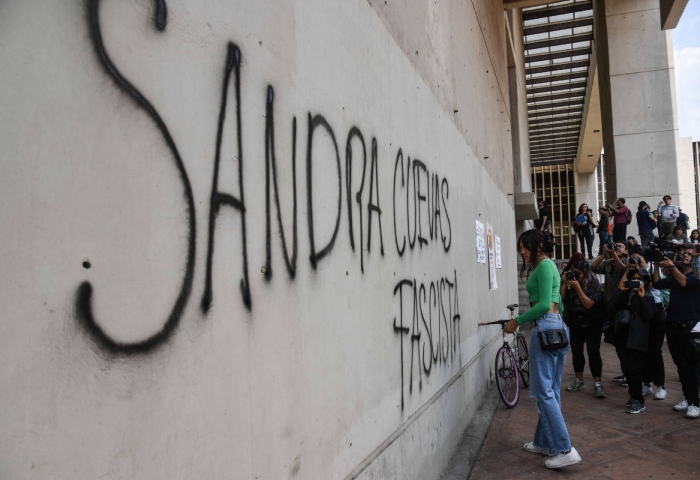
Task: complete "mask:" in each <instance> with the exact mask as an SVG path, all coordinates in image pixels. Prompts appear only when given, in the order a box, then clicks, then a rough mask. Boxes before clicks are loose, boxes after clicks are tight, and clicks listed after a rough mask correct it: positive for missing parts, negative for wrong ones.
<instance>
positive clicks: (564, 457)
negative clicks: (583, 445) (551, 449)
mask: <svg viewBox="0 0 700 480" xmlns="http://www.w3.org/2000/svg"><path fill="white" fill-rule="evenodd" d="M580 461H581V455H579V454H578V452H577V451H576V449H575V448H574V447H571V451H570V452H569V453H557V454H556V455H554V456H553V457H549V458H548V459H547V460H545V461H544V466H545V467H547V468H561V467H567V466H569V465H574V464H576V463H578V462H580Z"/></svg>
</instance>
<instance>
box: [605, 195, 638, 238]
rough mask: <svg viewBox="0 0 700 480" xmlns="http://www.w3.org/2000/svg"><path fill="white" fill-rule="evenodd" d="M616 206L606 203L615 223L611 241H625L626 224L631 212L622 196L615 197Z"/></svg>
mask: <svg viewBox="0 0 700 480" xmlns="http://www.w3.org/2000/svg"><path fill="white" fill-rule="evenodd" d="M616 205H617V208H616V207H613V206H612V205H610V204H608V210H610V211H611V212H612V213H613V220H614V222H615V224H614V225H613V241H614V242H623V243H624V242H625V241H626V238H627V225H628V224H629V223H630V221H631V219H632V212H630V209H629V208H627V206H626V205H625V199H624V198H618V199H617V203H616Z"/></svg>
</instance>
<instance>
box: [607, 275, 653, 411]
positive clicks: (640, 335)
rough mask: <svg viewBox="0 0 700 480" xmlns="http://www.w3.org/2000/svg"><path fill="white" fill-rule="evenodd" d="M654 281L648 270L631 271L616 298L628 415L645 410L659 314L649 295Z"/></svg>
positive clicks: (617, 339)
mask: <svg viewBox="0 0 700 480" xmlns="http://www.w3.org/2000/svg"><path fill="white" fill-rule="evenodd" d="M650 282H651V278H650V277H649V273H648V272H647V270H646V269H644V268H628V269H627V274H626V276H625V277H624V278H623V280H621V281H620V284H619V287H620V294H619V295H618V297H617V298H616V303H617V310H618V311H617V313H616V315H615V320H616V323H615V348H616V350H617V353H618V356H619V357H620V360H621V362H622V364H623V371H624V372H625V375H626V377H627V383H628V385H629V387H628V392H629V395H630V399H629V401H628V402H627V409H626V411H627V413H641V412H643V411H644V410H645V406H644V395H643V392H642V369H643V367H644V363H645V359H646V355H647V353H648V352H649V343H650V342H649V331H650V325H651V323H652V322H653V321H654V320H656V321H657V322H658V321H659V319H658V318H656V319H654V315H656V308H655V306H654V297H653V296H652V295H651V294H650V293H649V284H650Z"/></svg>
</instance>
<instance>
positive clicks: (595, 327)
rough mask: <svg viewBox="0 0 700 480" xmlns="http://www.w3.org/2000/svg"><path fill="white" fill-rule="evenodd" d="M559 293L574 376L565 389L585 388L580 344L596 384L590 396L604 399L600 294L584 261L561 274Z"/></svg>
mask: <svg viewBox="0 0 700 480" xmlns="http://www.w3.org/2000/svg"><path fill="white" fill-rule="evenodd" d="M559 293H560V295H561V299H562V301H563V302H564V316H565V320H566V324H567V325H568V326H569V335H570V343H571V356H572V359H573V363H574V373H575V374H576V378H575V379H574V381H573V383H572V384H571V385H569V386H568V387H566V390H567V391H569V392H576V391H578V390H581V389H582V388H583V386H584V381H583V368H584V367H585V366H586V358H585V357H584V356H583V345H584V344H586V351H587V353H588V366H589V368H590V370H591V375H592V376H593V381H594V382H595V384H594V387H593V393H594V395H595V396H596V397H597V398H605V391H604V390H603V384H602V383H601V381H600V377H601V374H602V371H603V360H602V359H601V357H600V339H601V336H602V335H603V321H602V318H601V313H602V312H601V307H602V301H603V292H602V290H601V287H600V282H598V279H597V278H596V277H595V276H594V275H593V273H592V272H591V267H590V265H589V264H588V262H587V261H586V260H579V261H578V262H576V263H575V264H574V265H573V268H572V269H571V270H570V271H568V272H565V273H564V274H563V275H562V283H561V290H560V292H559Z"/></svg>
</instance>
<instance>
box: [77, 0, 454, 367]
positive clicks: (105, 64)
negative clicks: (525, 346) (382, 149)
mask: <svg viewBox="0 0 700 480" xmlns="http://www.w3.org/2000/svg"><path fill="white" fill-rule="evenodd" d="M154 3H155V9H154V15H153V25H154V27H155V28H156V29H157V30H158V31H164V30H165V28H166V26H167V17H168V10H167V6H166V3H165V0H154ZM100 5H101V4H100V0H89V1H88V2H87V20H88V26H89V31H90V35H91V39H92V42H93V47H94V50H95V53H96V56H97V59H98V61H99V63H100V65H101V67H102V68H103V70H104V71H105V73H106V74H107V75H108V76H109V77H110V79H111V80H112V81H113V82H114V84H115V85H116V86H117V88H118V89H119V90H120V91H122V92H124V93H125V94H126V95H127V96H128V97H129V98H130V99H131V100H132V101H133V102H135V103H136V104H137V105H138V106H139V107H140V108H141V109H143V110H144V111H145V112H146V113H147V115H148V116H149V118H150V119H151V120H152V121H153V122H154V123H155V125H156V127H157V129H158V131H159V133H160V136H161V138H162V139H163V140H164V141H165V143H166V145H167V146H168V149H169V151H170V153H171V156H172V161H173V162H174V164H175V166H176V168H177V170H178V173H179V178H180V181H181V182H182V185H183V191H184V197H185V203H186V210H187V219H188V244H187V258H186V261H185V269H184V270H183V279H182V285H181V287H180V290H179V293H178V296H177V298H176V300H175V303H174V305H173V306H172V309H171V310H170V313H169V315H168V316H167V317H166V319H165V321H164V323H163V325H162V327H161V329H160V330H159V331H158V332H157V333H156V334H154V335H151V336H149V337H148V338H145V339H143V340H140V341H137V342H130V343H126V342H120V341H117V340H114V339H113V338H112V337H110V336H109V334H107V333H106V331H105V330H104V329H103V328H102V326H101V324H100V322H99V321H97V320H96V318H95V315H94V312H93V303H92V302H93V295H94V294H95V293H94V291H93V287H92V285H91V284H90V282H87V281H86V282H83V283H82V284H81V285H80V286H79V287H78V289H77V292H76V312H77V317H78V319H79V322H80V324H81V325H82V326H84V328H85V329H86V330H87V331H88V332H89V333H90V334H91V335H92V336H93V337H94V338H95V339H96V341H97V342H98V344H99V345H101V346H103V347H105V348H106V349H108V350H109V351H111V352H117V353H126V354H131V353H142V352H146V351H149V350H151V349H153V348H154V347H156V346H157V345H159V344H161V343H162V342H163V341H164V340H166V339H167V338H168V337H169V335H170V334H172V332H173V331H174V329H175V328H176V326H177V324H178V322H179V321H180V318H181V316H182V314H183V312H184V309H185V307H186V305H187V302H188V300H189V296H190V294H191V290H192V284H193V277H194V267H195V246H196V223H195V218H196V215H195V203H194V198H193V192H192V187H191V185H190V180H189V178H188V175H187V171H186V168H185V165H184V163H183V160H182V158H181V157H180V154H179V151H178V149H177V147H176V144H175V141H174V139H173V138H172V136H171V134H170V132H169V130H168V128H167V126H166V124H165V122H164V121H163V119H162V118H161V116H160V115H159V114H158V112H157V111H156V109H155V108H154V107H153V105H152V104H151V103H150V102H149V101H148V100H147V99H146V98H145V96H144V95H143V94H142V93H141V92H140V91H139V90H138V89H137V88H136V87H135V86H134V85H133V84H132V83H131V82H130V81H129V80H128V79H126V78H125V77H124V76H123V75H122V74H121V73H120V71H119V69H118V68H117V66H116V65H114V63H113V62H112V60H111V59H110V56H109V54H108V52H107V50H106V48H105V46H104V43H103V37H102V32H101V29H100V21H99V15H100ZM241 66H242V52H241V50H240V49H239V48H238V47H237V46H236V45H235V44H233V43H229V44H228V46H227V50H226V58H225V62H224V69H223V78H222V86H221V88H222V91H221V100H220V106H219V115H218V119H217V121H218V124H217V126H218V128H217V135H216V140H215V142H216V143H215V145H216V148H215V155H214V162H213V173H212V187H211V193H210V197H209V222H208V230H207V234H208V242H207V254H206V262H205V278H204V290H203V294H202V297H201V301H200V305H199V306H200V309H201V311H202V312H204V314H207V313H208V312H209V311H210V310H211V308H212V307H213V306H214V289H215V286H214V284H213V268H215V264H214V255H215V246H216V242H215V240H216V231H217V228H216V226H217V218H218V215H219V213H220V212H221V211H222V208H223V207H230V208H231V210H232V211H233V212H234V213H235V214H237V215H240V236H241V257H240V258H241V261H240V265H238V266H240V269H241V270H240V271H241V280H240V292H241V298H242V301H243V304H244V305H245V307H246V308H247V309H248V310H252V307H253V303H252V292H251V284H250V280H249V271H248V270H249V268H248V263H249V259H248V251H247V246H248V238H247V231H248V230H247V227H248V221H247V220H248V218H247V209H246V202H245V197H244V185H245V181H244V168H243V167H244V149H243V137H242V132H243V130H244V129H243V115H242V113H243V104H242V98H241V81H242V69H241ZM231 87H233V89H232V90H231ZM266 95H267V98H266V102H265V104H266V107H265V116H266V121H265V133H264V148H265V182H266V186H265V207H266V223H265V235H266V251H265V268H264V272H265V273H264V275H265V280H266V281H269V280H270V279H271V278H272V275H273V269H272V254H271V252H272V240H271V239H272V229H273V226H272V223H273V221H272V215H273V213H272V209H273V202H272V195H273V193H274V208H276V209H277V216H276V217H277V229H278V230H279V233H280V239H281V247H282V254H283V257H284V261H285V264H286V269H287V273H288V275H289V277H290V278H291V279H295V278H296V273H297V254H298V243H299V242H298V232H297V218H298V215H297V213H298V212H297V203H298V200H297V181H296V177H297V175H296V174H297V172H296V153H297V152H296V149H297V145H296V143H297V142H296V140H297V121H296V116H295V117H293V118H292V122H291V123H292V129H291V130H292V152H291V185H292V234H291V254H290V248H289V244H288V240H289V238H288V236H287V235H286V234H285V229H284V222H283V221H282V220H283V215H282V211H281V208H280V205H281V203H282V202H281V199H280V192H279V181H280V178H287V177H280V175H279V172H278V162H277V155H276V143H275V114H274V99H275V91H274V89H273V87H272V86H268V88H267V91H266ZM229 98H231V99H232V101H233V103H234V105H230V103H231V102H230V101H229ZM230 106H231V107H232V108H230V109H229V107H230ZM227 118H228V119H229V121H228V122H227ZM228 125H230V127H229V126H228ZM307 129H308V135H307V146H306V180H307V182H306V183H307V190H306V204H307V219H308V239H309V248H310V255H309V262H310V264H311V267H312V268H313V269H317V268H318V265H319V262H320V261H322V259H323V258H326V257H327V256H328V255H329V254H330V253H331V252H332V250H333V249H334V247H335V245H336V238H337V235H338V231H339V226H340V222H341V217H342V199H343V197H344V196H345V198H346V201H347V220H348V226H349V228H348V232H349V239H350V247H351V248H352V250H353V252H355V226H356V224H355V222H354V221H353V215H354V213H353V211H354V210H355V208H356V209H357V213H358V215H359V241H358V246H359V250H360V252H359V257H360V258H359V260H360V262H359V263H360V270H361V272H362V273H364V272H365V266H366V258H365V257H366V255H365V253H364V249H365V247H366V250H367V255H369V254H370V252H371V244H372V232H373V229H374V226H375V224H376V227H377V230H378V231H379V232H378V233H379V247H380V254H381V256H382V257H383V256H384V254H385V253H384V240H383V231H382V209H381V207H380V202H379V198H380V181H379V171H380V167H379V164H380V162H379V157H380V155H379V146H378V141H377V138H376V137H372V140H371V149H370V159H369V160H370V161H369V162H368V158H367V153H368V152H367V146H366V144H365V138H364V135H363V133H362V131H361V130H360V128H359V127H357V126H353V127H351V128H350V130H349V132H348V134H347V139H346V158H345V172H344V173H345V179H344V180H345V187H344V189H345V191H343V178H342V177H343V169H342V166H341V162H340V153H339V149H338V143H337V141H336V133H335V131H334V129H333V127H332V126H331V124H330V122H329V121H328V120H327V119H326V118H325V117H324V116H323V115H321V114H315V115H312V114H311V113H308V122H307ZM317 133H320V134H325V135H323V138H324V139H326V140H329V141H330V144H331V145H332V151H333V155H330V156H323V155H321V154H319V153H318V152H316V154H314V135H315V134H317ZM227 134H231V135H235V138H236V141H237V155H236V156H235V158H234V159H227V158H222V156H224V155H222V143H223V140H224V136H225V135H227ZM316 138H320V137H316ZM317 143H318V142H317ZM326 143H328V141H326ZM358 147H361V150H358ZM356 151H360V152H361V157H362V162H361V164H362V167H361V168H362V170H361V176H360V175H359V172H357V171H356V167H357V166H359V163H360V162H357V160H358V159H357V158H355V157H356ZM334 160H335V161H334ZM225 161H236V162H237V167H238V185H237V187H238V191H237V192H224V191H222V190H221V187H220V185H221V182H220V180H221V179H220V168H221V165H222V162H225ZM320 161H330V162H331V163H332V164H334V166H335V168H336V171H337V195H338V200H337V209H336V214H335V218H334V219H333V221H334V225H333V233H332V235H331V237H330V238H329V239H325V245H323V247H322V248H319V247H318V246H317V243H323V241H321V240H319V238H317V236H316V233H315V232H316V230H317V228H316V227H318V225H317V224H316V222H318V220H317V219H315V217H314V200H315V201H317V202H318V199H317V198H316V199H314V181H313V169H314V165H316V162H320ZM399 166H400V171H401V187H400V188H405V189H406V212H407V215H406V221H407V227H408V228H407V232H406V233H404V234H402V235H403V237H404V238H403V246H402V247H401V248H399V243H398V238H399V236H398V234H397V229H396V208H397V205H396V203H397V198H398V197H397V180H398V176H397V175H398V171H399V170H398V169H399ZM368 167H369V182H368V184H366V182H365V179H366V178H367V176H366V175H367V168H368ZM404 168H405V169H404ZM354 176H357V178H358V179H359V182H356V183H359V188H358V189H357V190H356V191H355V192H353V191H352V189H353V178H354ZM331 185H333V186H334V185H335V182H333V183H332V184H330V185H329V184H326V187H328V186H331ZM366 188H368V189H369V192H367V191H366V190H365V189H366ZM411 189H412V191H413V195H411ZM326 190H328V188H326ZM330 190H332V188H331V189H330ZM331 193H332V192H331ZM353 194H354V203H353ZM448 197H449V186H448V183H447V179H446V178H441V177H440V176H439V175H437V174H435V173H433V174H432V175H431V174H430V172H429V171H428V169H427V167H426V165H425V164H424V163H423V162H421V161H419V160H415V159H414V160H413V161H411V158H410V157H408V162H407V163H406V165H404V159H403V153H402V150H401V149H399V151H398V154H397V157H396V164H395V171H394V216H395V218H394V237H395V240H396V245H397V250H398V251H399V256H402V255H403V253H404V251H405V249H406V248H405V247H406V245H405V244H406V238H405V237H406V234H409V243H410V248H411V249H413V248H414V246H415V244H416V243H418V244H419V246H420V247H421V248H423V247H424V246H427V245H428V243H429V242H433V243H437V241H441V242H442V244H443V249H444V251H445V252H447V251H448V250H449V246H450V244H451V238H452V233H451V224H450V221H449V216H448V215H447V205H448V202H447V199H448ZM367 199H368V200H367ZM410 199H412V200H413V216H412V217H411V215H410V210H409V200H410ZM363 202H366V203H363ZM365 209H366V210H367V217H366V220H365V217H364V211H365ZM443 217H444V218H443ZM421 219H423V220H421ZM426 220H427V224H425V221H426ZM443 220H444V222H445V223H443ZM365 221H366V229H365ZM411 222H413V237H412V238H411V237H410V232H411V228H410V225H411ZM424 224H425V225H424ZM438 229H439V233H438ZM375 237H376V230H375ZM375 241H376V239H375ZM86 268H87V267H86ZM445 285H448V286H449V285H451V284H449V282H447V281H446V280H445V282H442V281H441V282H439V283H436V284H435V286H432V285H431V286H430V287H429V288H430V290H429V292H430V293H429V298H433V297H432V296H430V295H438V294H439V295H442V289H444V288H446V287H445ZM447 291H448V295H449V292H450V291H451V287H448V290H447ZM419 293H420V290H419ZM436 298H437V297H436ZM440 298H442V297H440ZM450 305H452V303H451V301H450ZM440 328H441V327H438V330H439V332H438V336H439V335H440ZM413 331H414V332H419V331H418V329H417V328H413ZM431 332H432V331H431ZM417 335H418V340H420V332H419V333H417ZM426 335H428V336H430V335H432V333H426ZM415 340H416V339H415V338H414V337H412V343H413V341H415ZM402 345H403V344H402ZM402 348H403V347H402ZM423 348H425V346H424V347H423ZM431 348H432V345H431ZM412 350H413V346H412ZM431 352H432V350H431ZM436 358H437V357H436ZM411 377H412V373H411Z"/></svg>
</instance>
